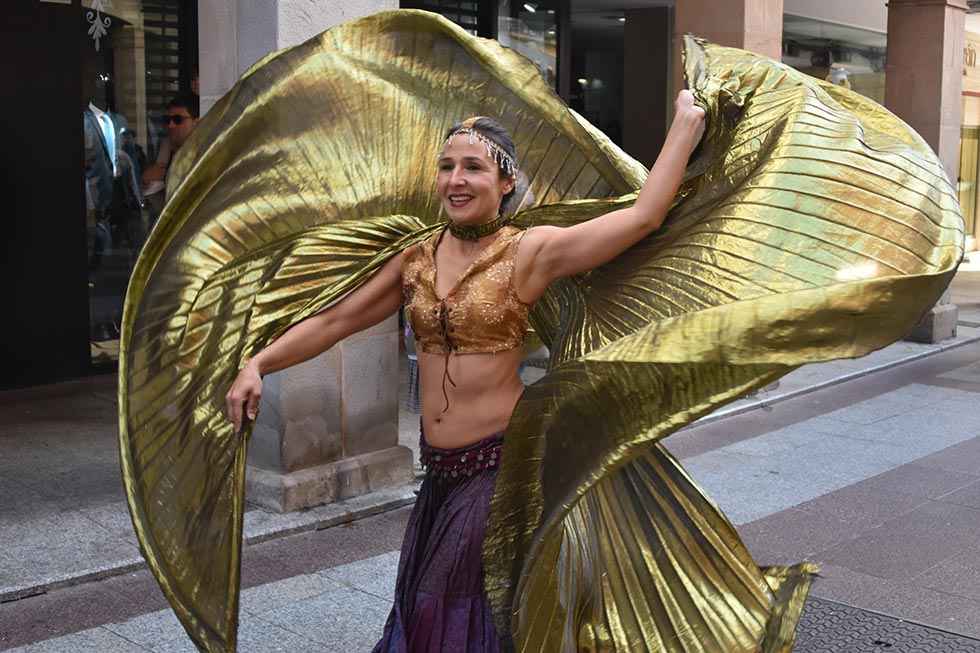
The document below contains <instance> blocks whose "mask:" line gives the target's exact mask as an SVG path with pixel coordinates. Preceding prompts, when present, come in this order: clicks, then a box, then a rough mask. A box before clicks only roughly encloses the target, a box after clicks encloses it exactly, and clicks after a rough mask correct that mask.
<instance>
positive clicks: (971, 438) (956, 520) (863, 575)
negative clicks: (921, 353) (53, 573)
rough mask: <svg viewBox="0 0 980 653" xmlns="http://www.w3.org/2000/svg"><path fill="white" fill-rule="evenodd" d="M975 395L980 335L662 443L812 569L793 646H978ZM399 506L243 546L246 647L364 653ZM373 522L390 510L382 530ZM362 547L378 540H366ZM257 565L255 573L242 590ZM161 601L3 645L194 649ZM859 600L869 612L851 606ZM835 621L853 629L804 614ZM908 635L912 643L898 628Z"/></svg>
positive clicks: (765, 539)
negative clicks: (342, 525)
mask: <svg viewBox="0 0 980 653" xmlns="http://www.w3.org/2000/svg"><path fill="white" fill-rule="evenodd" d="M977 399H980V342H974V343H972V344H969V345H965V346H962V347H958V348H955V349H949V350H947V351H945V352H943V353H941V354H938V355H936V356H931V357H927V358H924V359H920V360H917V361H915V362H912V363H907V364H904V365H901V366H896V367H893V368H891V369H888V370H886V371H883V372H879V373H876V374H873V375H868V376H865V377H861V378H857V379H854V380H851V381H849V382H847V383H844V384H840V385H835V386H830V387H827V388H824V389H822V390H818V391H815V392H813V393H810V394H807V395H804V396H798V397H797V398H795V399H791V400H787V401H782V402H778V403H776V404H774V405H773V407H772V409H771V410H761V409H760V410H754V411H750V412H746V413H743V414H740V415H736V416H732V417H729V418H726V419H723V420H716V421H712V422H705V423H703V424H699V425H697V426H695V427H693V428H690V429H687V430H685V431H683V432H682V433H678V434H676V435H675V436H673V437H672V438H670V439H668V440H667V442H668V446H669V447H670V448H671V449H672V450H673V451H674V452H675V454H677V455H678V456H679V457H681V459H682V460H683V461H684V463H685V465H686V466H687V467H688V469H689V470H690V471H691V473H692V476H693V477H694V478H695V479H696V480H697V481H698V482H699V483H701V484H703V485H704V487H705V489H706V490H707V492H708V493H709V494H710V495H711V496H713V497H714V498H715V499H717V500H718V501H719V503H720V505H721V506H722V508H723V509H724V510H725V511H726V512H727V514H729V515H730V516H731V518H732V520H733V522H735V523H736V525H737V527H738V529H739V531H740V533H741V534H742V536H743V537H744V538H745V540H746V543H747V544H748V546H749V548H750V549H751V550H752V553H753V555H754V556H755V557H756V558H757V559H758V560H759V561H760V562H761V563H763V564H770V563H790V562H797V561H799V560H802V559H809V560H814V561H816V562H817V563H818V564H820V565H821V567H822V576H823V577H822V578H821V579H819V580H818V582H817V583H816V584H815V585H814V589H813V592H812V596H813V597H814V599H816V600H814V601H812V602H811V607H810V608H808V614H809V615H810V617H809V618H810V619H811V623H809V624H806V623H805V624H804V625H805V626H809V628H808V629H807V630H806V631H805V634H806V637H805V638H803V639H802V640H801V645H800V647H798V648H797V653H810V652H816V651H841V652H842V653H849V652H851V651H854V652H862V651H876V650H879V649H880V648H881V647H884V646H885V644H888V646H887V647H886V648H892V647H893V646H894V649H893V650H900V651H921V652H930V653H935V652H938V651H947V650H949V651H980V589H978V587H980V582H978V581H980V577H978V576H977V573H978V572H977V570H978V569H980V530H978V529H977V524H980V412H978V411H976V410H975V408H974V407H975V405H976V400H977ZM407 511H408V508H407V507H405V508H401V509H399V510H397V511H395V512H392V513H389V515H391V516H378V517H373V518H369V519H366V520H363V522H360V523H359V524H361V523H362V524H363V525H364V527H365V528H367V529H368V530H367V531H365V532H354V533H352V534H350V537H346V539H344V538H345V536H346V535H348V534H345V533H343V531H344V530H345V529H327V530H326V531H319V532H313V533H303V534H301V535H297V536H294V537H287V538H282V539H276V540H269V541H266V542H263V543H261V544H257V545H255V546H253V547H248V550H247V555H246V560H245V569H246V574H245V575H246V587H247V589H246V590H245V591H244V593H243V597H244V600H243V604H242V622H241V623H242V642H241V647H240V650H242V651H341V650H343V651H348V650H349V651H365V650H370V648H371V646H372V645H373V644H374V642H375V641H376V640H377V638H378V634H379V633H380V632H381V629H382V627H383V624H384V620H385V618H386V615H387V612H388V610H389V608H390V605H391V598H392V591H393V587H392V585H393V582H394V578H395V573H396V568H397V555H398V554H397V546H398V545H397V540H398V536H399V532H400V529H401V528H403V527H404V520H405V518H406V517H407ZM379 519H383V520H387V522H386V523H387V525H386V526H385V527H384V528H383V532H382V531H378V530H377V529H378V528H381V527H380V526H377V524H378V523H379V522H378V521H377V520H379ZM372 523H373V524H375V526H371V524H372ZM358 528H361V526H360V525H359V526H358ZM371 529H374V530H371ZM324 538H329V539H326V540H325V539H324ZM338 538H339V539H338ZM292 542H296V543H299V544H296V545H295V546H294V545H293V544H292ZM303 542H305V544H303ZM357 543H363V544H360V545H355V544H357ZM290 546H293V547H294V548H291V549H287V548H283V547H290ZM365 546H366V547H368V548H369V549H370V548H371V547H373V548H374V550H373V551H372V550H368V551H362V548H363V547H365ZM302 547H308V549H303V548H302ZM379 549H380V550H379ZM326 552H331V553H332V555H328V554H326ZM335 555H339V556H340V558H347V559H350V558H351V557H353V558H355V559H354V560H353V561H351V562H346V561H341V560H338V559H337V558H335V557H334V556H335ZM357 555H364V556H365V557H363V558H362V559H359V560H357V559H356V557H357ZM276 573H281V574H283V575H285V577H279V576H276V575H275V574H276ZM140 574H141V575H140ZM140 574H137V575H134V576H127V577H123V578H119V579H111V580H110V581H107V582H111V583H114V585H113V587H114V588H115V589H111V590H106V591H104V593H103V595H105V596H113V595H115V594H116V593H117V592H123V593H124V592H127V591H133V592H142V593H147V592H150V593H152V592H153V591H154V590H153V585H152V579H150V578H149V575H148V574H147V573H146V572H140ZM256 576H258V579H259V580H260V581H263V580H264V582H259V583H258V584H256V585H254V586H249V585H250V580H249V579H252V580H255V578H256ZM96 585H98V584H97V583H91V584H89V585H85V586H80V587H78V588H72V589H71V590H65V591H66V592H69V591H70V592H80V593H81V594H80V595H77V596H75V597H74V598H64V597H59V593H58V592H54V593H52V594H51V595H50V596H47V597H35V598H29V599H24V600H23V601H16V602H13V603H8V604H6V605H0V650H2V649H3V648H4V640H3V638H2V631H3V629H4V625H2V624H5V619H6V620H8V621H10V622H16V621H19V620H22V619H23V618H24V615H26V614H35V613H43V612H51V613H56V612H57V610H58V609H59V608H62V609H63V608H64V607H65V606H72V605H77V604H79V603H81V602H83V601H84V598H82V597H85V596H86V594H85V593H86V592H95V591H96V590H95V589H94V586H96ZM86 588H92V589H86ZM31 601H35V602H37V603H36V604H34V605H35V606H36V607H33V608H32V604H31V603H30V602H31ZM828 601H832V602H828ZM841 604H843V605H841ZM156 606H157V609H152V610H149V611H146V612H145V613H141V614H130V613H128V612H126V610H125V609H124V608H119V609H118V610H117V612H116V614H118V615H119V616H118V617H114V616H113V615H111V614H110V615H107V616H103V617H101V618H94V619H93V618H88V620H87V621H86V619H85V618H84V617H79V618H78V620H77V623H82V622H85V623H88V624H90V625H88V626H86V627H84V628H78V629H77V630H78V632H72V631H71V630H70V628H71V624H69V626H67V627H65V626H61V628H62V629H63V630H64V629H65V628H67V630H64V632H63V634H60V635H58V636H54V637H50V638H45V639H43V640H41V641H35V642H34V643H29V644H23V640H22V639H18V637H23V636H22V635H18V634H17V633H16V632H13V633H12V636H11V638H10V639H8V641H10V642H11V643H14V642H19V643H17V644H15V646H16V647H15V648H13V649H12V650H13V651H17V652H18V653H35V652H41V651H45V652H48V651H50V652H58V653H68V652H72V653H75V652H78V651H105V652H110V653H111V652H115V651H133V652H135V651H168V652H169V651H186V652H188V653H190V652H191V651H193V648H192V647H191V645H190V644H189V642H188V640H187V638H186V637H185V636H184V635H183V632H182V630H181V628H180V626H179V625H178V623H177V621H176V619H175V618H174V617H173V615H172V614H171V613H170V611H169V610H168V609H165V608H164V609H159V608H162V607H163V604H162V603H160V602H159V599H157V603H156ZM845 606H855V607H857V608H862V609H863V610H870V611H871V612H870V613H869V612H861V611H854V610H851V611H850V612H848V611H847V610H845V609H844V607H845ZM856 612H859V613H860V615H859V616H861V615H863V618H862V619H855V618H853V615H854V614H855V613H856ZM874 613H878V614H880V615H890V616H892V617H897V618H898V619H900V621H896V620H895V619H889V618H887V617H885V616H881V617H877V616H876V615H875V614H874ZM821 615H823V617H822V616H821ZM828 615H830V616H828ZM841 615H843V616H841ZM831 617H832V618H834V619H840V623H841V624H843V623H845V622H853V623H855V624H859V625H861V627H860V628H858V627H855V628H853V629H852V630H842V627H833V624H831V625H830V626H827V624H822V625H823V626H824V628H823V629H820V628H819V626H820V625H821V624H820V623H819V622H818V623H812V620H813V619H817V620H819V619H823V618H827V619H830V618H831ZM39 619H40V617H39ZM51 619H52V621H54V622H58V620H57V618H56V617H52V618H51ZM848 620H849V621H848ZM905 622H912V623H913V624H923V625H924V626H925V627H920V626H908V627H905V626H903V623H905ZM58 623H60V622H58ZM867 624H871V625H872V629H871V630H868V628H867V627H866V626H867ZM7 627H8V628H9V626H7ZM937 629H938V630H937ZM943 631H948V632H951V633H958V634H959V635H960V637H952V636H948V635H945V634H944V632H943ZM883 633H884V634H883ZM903 633H911V635H910V637H913V639H910V640H908V641H901V640H900V639H896V638H900V637H901V636H902V634H903ZM821 636H823V637H825V640H824V641H821V640H820V639H819V638H820V637H821ZM882 637H884V638H885V639H882ZM944 640H946V645H944V644H943V641H944ZM27 641H32V640H31V639H28V640H27ZM827 641H832V642H833V644H827ZM876 641H877V642H879V644H875V643H874V642H876Z"/></svg>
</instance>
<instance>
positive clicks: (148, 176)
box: [143, 93, 201, 227]
mask: <svg viewBox="0 0 980 653" xmlns="http://www.w3.org/2000/svg"><path fill="white" fill-rule="evenodd" d="M200 108H201V103H200V99H199V98H198V96H197V95H195V94H194V93H181V94H180V95H177V96H176V97H174V98H173V99H172V100H170V102H168V103H167V112H166V113H165V114H164V121H165V122H164V124H165V126H166V128H167V138H166V139H165V140H164V141H163V142H161V143H160V151H159V153H158V154H157V160H156V162H155V163H154V164H153V165H151V166H150V167H149V168H147V169H146V172H144V173H143V188H144V190H143V193H144V195H145V196H146V200H147V204H148V205H149V209H150V226H151V227H152V225H153V223H154V222H156V219H157V217H158V216H159V215H160V211H161V210H162V209H163V202H164V198H165V192H164V191H165V183H166V179H167V169H168V168H169V167H170V161H171V160H172V159H173V156H174V154H175V153H176V152H177V150H179V149H180V146H181V145H183V144H184V142H185V141H186V140H187V137H188V136H190V134H191V131H193V129H194V125H196V124H197V120H198V117H199V115H200Z"/></svg>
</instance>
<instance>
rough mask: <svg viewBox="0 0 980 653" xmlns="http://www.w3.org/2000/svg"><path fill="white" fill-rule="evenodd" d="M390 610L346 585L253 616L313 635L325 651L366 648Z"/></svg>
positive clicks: (371, 642) (372, 641)
mask: <svg viewBox="0 0 980 653" xmlns="http://www.w3.org/2000/svg"><path fill="white" fill-rule="evenodd" d="M389 610H390V603H388V602H386V601H382V600H380V599H378V598H376V597H374V596H371V595H370V594H365V593H364V592H358V591H357V590H352V589H348V588H346V587H345V588H340V589H336V590H331V591H328V592H324V593H323V594H319V595H317V596H315V597H313V598H310V599H306V600H304V601H298V602H296V603H294V604H293V605H290V606H286V607H282V608H279V609H277V610H273V611H271V612H265V613H263V614H262V615H260V616H256V617H255V618H256V619H261V620H262V621H266V622H269V623H272V624H275V625H276V626H279V627H280V628H284V629H286V630H288V631H290V632H293V633H296V634H298V635H301V636H303V637H307V638H309V639H312V640H313V641H315V642H317V643H318V644H320V645H321V646H322V647H323V648H322V650H324V651H369V650H371V648H372V647H373V646H374V644H375V643H376V642H377V641H378V640H379V639H381V632H382V630H383V629H384V623H385V620H386V619H387V618H388V612H389Z"/></svg>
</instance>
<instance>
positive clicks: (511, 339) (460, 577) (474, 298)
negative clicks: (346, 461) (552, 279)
mask: <svg viewBox="0 0 980 653" xmlns="http://www.w3.org/2000/svg"><path fill="white" fill-rule="evenodd" d="M443 234H445V231H442V232H439V233H438V234H436V235H435V236H433V237H431V238H429V239H428V240H426V241H424V242H422V243H421V244H419V245H418V246H417V247H416V248H414V250H412V251H410V252H409V253H408V254H407V255H406V257H405V261H404V265H403V268H402V279H403V290H404V295H405V313H406V317H407V318H408V319H409V320H410V322H411V324H412V330H413V331H414V332H415V337H416V346H417V347H418V348H419V349H421V350H422V351H425V352H429V353H437V354H443V355H445V356H446V369H445V372H444V374H443V394H444V396H445V397H446V409H448V407H449V398H448V389H447V384H452V377H451V376H450V374H449V357H450V356H452V355H456V354H464V355H465V354H471V353H488V352H497V351H506V350H510V349H513V348H514V347H520V346H521V345H522V344H523V342H524V334H525V333H526V332H527V327H528V310H529V306H528V305H527V304H525V303H524V302H522V301H521V300H520V299H519V298H518V297H517V293H516V292H515V291H514V286H513V283H512V280H513V273H514V263H515V260H516V256H517V247H518V245H519V242H520V236H521V234H523V231H522V230H520V229H516V228H514V227H504V228H503V229H502V230H501V232H500V235H499V236H498V237H497V239H496V240H494V241H493V242H492V243H491V244H490V245H488V246H487V247H486V248H485V249H484V250H483V251H482V252H480V254H479V255H478V256H477V258H476V260H474V261H473V263H472V264H471V265H470V266H469V268H468V269H467V270H466V271H465V272H464V273H463V275H462V276H461V277H460V278H459V280H458V281H457V282H456V283H455V284H454V285H453V287H452V289H451V290H450V291H449V293H448V294H447V295H446V296H445V297H443V298H440V297H439V296H438V295H437V293H436V290H435V287H436V283H435V280H436V265H435V250H436V249H437V248H438V246H439V242H440V241H441V239H442V236H443ZM446 409H444V410H446ZM421 438H422V442H421V445H422V446H421V452H422V455H421V458H422V465H423V466H424V467H425V470H426V475H425V479H424V480H423V481H422V487H421V489H420V490H419V496H418V499H417V501H416V503H415V508H414V509H413V511H412V516H411V517H410V519H409V522H408V528H407V529H406V533H405V541H404V544H403V545H402V551H401V559H400V560H399V563H398V581H397V583H396V586H395V602H394V606H393V607H392V610H391V614H390V615H389V617H388V622H387V624H386V625H385V630H384V636H383V638H382V640H381V641H380V642H379V643H378V645H377V646H376V647H375V649H374V651H375V653H428V652H431V651H453V652H454V653H455V652H462V653H467V652H472V653H483V652H495V651H498V650H499V648H500V643H499V641H498V638H497V633H496V630H495V627H494V623H493V614H492V612H491V608H490V604H489V602H488V601H487V598H486V595H485V593H484V590H483V558H482V555H483V540H484V534H485V531H486V525H487V518H488V516H489V508H490V498H491V496H492V495H493V490H494V485H495V481H496V477H497V468H498V465H499V464H500V461H501V451H502V449H503V433H502V432H501V433H495V434H492V435H490V436H488V437H486V438H484V439H482V440H480V441H479V442H476V443H474V444H471V445H469V446H466V447H462V448H459V449H440V448H437V447H432V446H429V445H428V443H427V442H426V441H425V434H424V432H423V433H422V435H421Z"/></svg>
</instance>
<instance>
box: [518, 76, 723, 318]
mask: <svg viewBox="0 0 980 653" xmlns="http://www.w3.org/2000/svg"><path fill="white" fill-rule="evenodd" d="M674 106H675V113H674V121H673V123H672V124H671V126H670V131H669V132H668V133H667V139H666V141H665V142H664V146H663V149H661V150H660V155H659V156H658V157H657V161H656V162H655V163H654V164H653V168H652V169H651V170H650V174H649V176H648V177H647V180H646V182H645V183H644V184H643V188H642V189H641V190H640V195H639V197H637V199H636V202H635V203H634V204H633V206H631V207H629V208H625V209H620V210H618V211H612V212H610V213H607V214H605V215H602V216H599V217H597V218H593V219H592V220H589V221H587V222H583V223H581V224H578V225H575V226H574V227H567V228H561V227H536V228H534V229H531V230H530V231H528V233H527V235H526V236H525V237H524V240H523V241H522V242H521V249H522V251H521V255H520V258H521V259H522V260H524V261H528V266H527V267H526V268H525V272H524V274H520V275H519V279H518V285H519V288H520V289H521V291H522V293H521V294H522V295H523V296H525V297H527V298H528V300H533V299H536V298H537V297H539V296H540V295H541V293H543V292H544V290H545V288H547V287H548V284H550V283H551V282H552V281H554V280H555V279H558V278H560V277H566V276H569V275H572V274H578V273H579V272H585V271H587V270H591V269H593V268H595V267H598V266H600V265H602V264H603V263H606V262H608V261H610V260H612V259H614V258H615V257H616V256H618V255H619V254H621V253H622V252H624V251H625V250H627V249H628V248H629V247H630V246H632V245H633V244H635V243H636V242H637V241H639V240H641V239H642V238H644V237H645V236H646V235H647V234H649V233H650V232H652V231H654V230H656V229H657V228H658V227H660V225H661V224H662V223H663V221H664V218H665V217H666V215H667V211H668V210H669V209H670V205H671V203H672V202H673V201H674V195H676V194H677V189H678V188H679V187H680V184H681V181H682V179H683V177H684V171H685V169H686V168H687V160H688V158H689V157H690V156H691V152H693V151H694V148H695V147H696V146H697V144H698V142H699V141H700V140H701V135H702V134H703V133H704V111H703V110H702V109H701V108H700V107H698V106H695V104H694V96H693V95H692V94H691V92H690V91H686V90H685V91H681V92H680V94H678V96H677V100H676V102H675V104H674Z"/></svg>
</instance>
